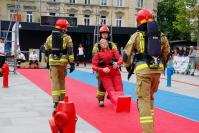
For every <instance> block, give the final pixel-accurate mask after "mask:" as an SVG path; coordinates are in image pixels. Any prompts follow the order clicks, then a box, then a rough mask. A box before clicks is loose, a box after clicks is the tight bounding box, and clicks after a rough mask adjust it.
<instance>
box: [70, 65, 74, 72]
mask: <svg viewBox="0 0 199 133" xmlns="http://www.w3.org/2000/svg"><path fill="white" fill-rule="evenodd" d="M74 70H75V63H70V73H72V72H73V71H74Z"/></svg>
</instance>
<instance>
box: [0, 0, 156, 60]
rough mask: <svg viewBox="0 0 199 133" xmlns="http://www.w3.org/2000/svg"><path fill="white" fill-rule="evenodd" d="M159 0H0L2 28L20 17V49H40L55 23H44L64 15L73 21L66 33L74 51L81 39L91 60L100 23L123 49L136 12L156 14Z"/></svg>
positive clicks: (132, 30) (0, 28) (0, 26)
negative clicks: (109, 30)
mask: <svg viewBox="0 0 199 133" xmlns="http://www.w3.org/2000/svg"><path fill="white" fill-rule="evenodd" d="M157 2H158V0H0V31H2V30H10V29H9V27H12V25H13V23H14V20H16V18H17V19H18V20H19V21H20V24H21V25H22V27H21V29H20V30H19V33H20V35H19V37H20V38H19V41H20V48H21V50H25V51H27V50H29V49H31V48H34V49H39V47H40V46H41V45H42V44H43V43H44V42H45V39H46V37H47V36H48V35H49V34H50V33H51V30H52V26H45V25H49V24H51V25H53V22H54V21H53V19H54V18H57V17H65V18H67V19H68V20H69V23H70V25H71V27H69V28H68V32H67V33H68V34H69V35H71V37H72V39H73V43H74V51H75V53H76V52H77V48H78V45H79V44H80V43H82V44H84V47H85V50H86V54H87V55H86V56H87V59H88V60H90V59H91V58H92V52H91V51H92V48H93V44H94V43H95V42H96V41H97V39H96V38H98V30H99V27H100V26H101V25H104V24H106V25H108V26H109V28H110V29H111V34H112V36H111V40H112V41H113V42H115V43H117V45H118V48H119V49H120V47H124V46H125V44H126V43H127V41H128V39H129V37H130V35H131V34H133V33H134V32H135V31H136V25H137V23H136V14H137V12H138V11H139V10H140V9H141V8H142V7H144V8H147V9H149V10H150V11H152V12H153V13H154V14H156V12H157ZM45 18H48V19H45ZM10 20H13V23H10V22H11V21H10ZM45 22H48V23H47V24H46V23H45ZM10 24H11V26H10ZM0 33H2V32H0ZM2 35H3V37H5V36H8V37H7V39H10V38H11V37H10V36H11V34H7V33H5V32H3V34H0V36H2ZM33 40H34V41H33Z"/></svg>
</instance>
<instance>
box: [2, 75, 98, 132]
mask: <svg viewBox="0 0 199 133" xmlns="http://www.w3.org/2000/svg"><path fill="white" fill-rule="evenodd" d="M9 82H10V83H9V88H7V89H5V88H2V87H1V88H0V133H50V132H51V129H50V126H49V123H48V119H49V118H50V116H51V113H52V112H53V107H52V100H51V97H50V96H49V95H48V94H47V93H45V92H43V91H42V90H41V89H39V88H38V87H37V86H36V85H34V84H33V83H31V81H29V80H27V79H26V78H25V77H23V76H22V75H20V74H16V75H14V74H10V77H9ZM0 83H2V78H0ZM76 132H77V133H98V132H99V131H98V130H97V129H95V128H94V127H92V126H91V125H90V124H88V123H87V122H85V121H84V120H83V119H81V118H80V117H79V116H78V121H77V128H76Z"/></svg>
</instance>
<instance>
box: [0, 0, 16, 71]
mask: <svg viewBox="0 0 199 133" xmlns="http://www.w3.org/2000/svg"><path fill="white" fill-rule="evenodd" d="M18 2H19V0H15V8H14V11H15V12H14V13H15V15H16V16H17V17H16V18H15V20H14V21H13V19H14V16H13V15H12V17H11V19H10V23H9V27H8V29H7V30H2V28H1V10H0V37H1V34H2V32H6V37H4V43H5V44H6V43H14V48H13V49H14V50H13V53H12V54H11V55H9V53H8V51H5V53H6V61H7V62H8V65H9V67H13V69H10V71H11V72H14V74H16V67H17V60H16V55H17V51H16V50H17V45H18V44H17V43H18V38H19V36H18V35H19V34H18V33H19V21H18V11H19V7H18V6H17V5H18V4H19V3H18ZM13 22H15V29H14V31H12V30H11V26H12V23H13ZM13 32H14V33H15V37H14V41H13V40H8V35H9V33H13Z"/></svg>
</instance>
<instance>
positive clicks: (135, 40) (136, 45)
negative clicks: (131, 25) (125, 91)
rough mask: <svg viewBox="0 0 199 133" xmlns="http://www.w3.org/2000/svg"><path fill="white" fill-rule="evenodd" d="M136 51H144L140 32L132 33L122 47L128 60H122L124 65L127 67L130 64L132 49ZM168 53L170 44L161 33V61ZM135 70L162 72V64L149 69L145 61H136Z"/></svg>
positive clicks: (140, 71)
mask: <svg viewBox="0 0 199 133" xmlns="http://www.w3.org/2000/svg"><path fill="white" fill-rule="evenodd" d="M135 50H136V51H137V53H138V54H140V53H143V52H144V37H143V33H142V32H136V33H134V34H133V35H132V36H131V37H130V39H129V41H128V42H127V44H126V47H125V48H124V52H125V54H126V55H127V56H128V60H127V61H126V62H124V66H125V67H129V66H130V65H131V56H132V54H133V53H134V51H135ZM169 53H170V46H169V42H168V39H167V37H166V36H165V35H164V34H163V33H161V54H162V55H161V61H166V60H167V55H168V54H169ZM135 72H139V73H162V72H163V64H162V63H160V64H159V68H158V69H150V68H149V66H148V64H147V63H146V62H139V61H138V63H136V66H135Z"/></svg>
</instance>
